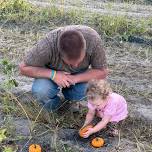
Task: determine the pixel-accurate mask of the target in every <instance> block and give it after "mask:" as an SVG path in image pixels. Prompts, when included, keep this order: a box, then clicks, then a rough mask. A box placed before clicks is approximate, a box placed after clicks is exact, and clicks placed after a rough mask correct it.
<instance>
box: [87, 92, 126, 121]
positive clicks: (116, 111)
mask: <svg viewBox="0 0 152 152" xmlns="http://www.w3.org/2000/svg"><path fill="white" fill-rule="evenodd" d="M88 108H89V109H90V110H95V111H96V112H97V115H98V116H99V117H101V118H103V117H104V116H111V117H112V118H111V120H110V122H119V121H121V120H123V119H125V118H126V117H127V115H128V110H127V103H126V100H125V99H124V97H123V96H121V95H119V94H117V93H111V94H110V95H109V98H108V101H107V103H106V105H105V106H104V107H103V105H102V104H101V105H99V106H97V105H93V104H92V103H91V102H90V101H88Z"/></svg>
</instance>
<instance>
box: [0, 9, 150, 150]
mask: <svg viewBox="0 0 152 152" xmlns="http://www.w3.org/2000/svg"><path fill="white" fill-rule="evenodd" d="M148 7H149V8H148ZM142 9H143V8H142ZM147 9H150V10H151V7H150V6H147ZM53 28H55V26H52V25H51V26H50V27H49V26H39V25H37V26H33V25H30V24H29V23H28V24H27V23H25V24H23V25H16V24H15V23H14V24H12V23H11V24H10V23H7V22H6V23H0V35H1V36H0V59H4V58H5V59H8V60H9V61H10V62H12V63H13V64H15V66H16V68H15V70H16V71H15V72H14V75H13V77H14V78H15V79H16V80H17V81H18V83H19V86H18V87H17V88H16V90H21V89H23V91H29V90H30V89H31V88H30V87H31V84H32V79H29V78H25V77H21V76H20V75H19V74H18V64H19V63H20V62H21V61H22V58H23V56H24V53H25V52H26V51H28V49H29V48H30V47H32V46H33V45H34V44H35V43H36V42H37V40H39V39H40V38H42V37H43V36H45V34H46V33H47V32H48V31H49V30H51V29H53ZM104 45H105V48H106V55H107V62H108V66H109V70H110V74H109V76H108V81H109V82H111V84H112V87H113V90H114V91H115V92H117V93H120V94H122V95H123V96H124V97H125V98H126V100H127V102H128V108H129V113H130V114H129V117H128V118H127V120H126V122H125V123H124V124H123V125H122V126H121V127H120V128H121V130H122V131H121V136H120V139H122V141H121V140H119V142H118V145H117V146H116V147H115V148H114V149H113V150H111V151H113V152H116V151H117V152H118V151H120V152H121V151H125V150H126V152H129V151H130V152H137V151H139V152H143V151H144V152H151V151H152V141H151V139H152V117H151V115H152V81H151V78H152V46H150V45H144V44H142V45H141V44H137V43H128V42H116V41H105V44H104ZM0 73H1V74H0V75H1V77H2V78H1V81H0V82H2V80H4V79H5V77H3V73H2V70H1V72H0ZM24 89H25V90H24ZM26 89H27V90H26ZM22 93H23V92H22ZM25 93H26V92H25ZM25 93H24V94H25ZM20 94H21V93H20ZM1 95H2V93H1ZM26 100H27V99H26ZM28 100H29V101H31V100H32V99H31V98H28ZM11 101H12V100H11ZM0 104H1V115H2V116H3V118H1V119H3V120H2V123H0V125H1V127H5V126H6V124H5V123H4V119H5V120H6V122H7V120H8V118H9V117H13V118H20V119H21V120H22V117H20V115H16V112H14V113H13V115H12V113H11V112H4V102H3V101H2V98H0ZM32 112H33V111H32ZM85 112H86V111H85V110H84V111H83V112H82V114H80V115H79V116H77V115H71V113H69V112H68V111H65V112H64V114H62V115H60V114H59V115H58V114H55V115H51V116H49V119H50V118H51V122H52V125H51V126H50V120H49V124H48V122H47V121H48V120H47V121H45V120H44V119H43V118H44V117H42V118H41V120H42V122H43V121H45V123H42V122H41V123H40V124H39V123H38V124H37V125H36V127H34V128H35V129H33V131H32V136H31V134H29V133H27V132H26V131H25V132H26V133H27V134H28V135H27V134H26V133H25V132H24V133H25V136H26V138H25V139H24V138H23V139H20V140H19V139H18V138H17V139H16V137H15V135H9V136H10V137H11V138H12V139H14V142H15V143H16V144H20V145H22V146H23V145H24V146H25V147H27V146H28V145H29V144H30V143H32V142H37V143H40V144H42V145H43V146H44V145H45V146H46V147H45V146H44V147H45V149H44V151H47V152H48V151H51V150H52V151H69V152H72V151H84V150H83V149H81V147H80V148H76V149H77V150H74V149H72V148H70V146H69V144H68V143H66V144H65V143H64V144H63V143H62V144H61V145H59V148H57V147H58V144H57V145H56V147H54V148H53V149H48V150H47V148H48V147H50V143H49V141H50V140H49V139H52V138H53V140H55V139H56V136H55V133H56V131H57V130H58V129H59V130H60V129H61V128H62V129H67V128H68V129H76V130H78V129H79V128H80V127H81V125H82V123H83V120H84V117H85ZM19 113H21V112H19ZM30 113H31V111H30ZM34 113H36V112H35V111H34ZM69 114H70V115H71V117H70V118H69ZM46 115H47V114H46ZM22 116H23V115H22ZM30 116H31V115H30ZM25 118H26V117H25V114H24V119H25ZM45 118H46V117H45ZM31 120H33V119H31ZM9 122H10V121H9ZM13 123H14V121H13V122H12V124H11V125H12V126H13V125H14V124H13ZM23 123H24V125H25V122H23ZM25 126H26V125H25ZM56 126H57V127H56ZM27 127H28V126H27ZM35 132H36V134H37V135H39V137H38V138H36V137H37V136H35ZM48 132H49V133H50V134H48ZM11 133H12V132H11ZM24 133H23V134H24ZM27 137H28V138H27ZM30 137H34V138H30ZM123 139H125V140H123ZM56 140H58V139H56ZM56 143H58V141H56ZM5 144H6V143H5ZM63 145H64V146H63ZM72 146H73V145H72ZM123 146H124V147H125V148H124V147H123ZM127 146H128V149H126V147H127ZM22 148H23V147H22ZM22 148H21V149H22ZM26 150H27V149H26V148H25V149H24V151H26ZM86 152H89V150H88V151H87V150H86Z"/></svg>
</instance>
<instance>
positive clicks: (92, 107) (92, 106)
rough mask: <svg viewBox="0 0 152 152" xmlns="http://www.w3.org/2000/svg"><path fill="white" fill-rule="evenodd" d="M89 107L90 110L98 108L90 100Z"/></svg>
mask: <svg viewBox="0 0 152 152" xmlns="http://www.w3.org/2000/svg"><path fill="white" fill-rule="evenodd" d="M88 108H89V109H90V110H95V109H96V107H95V106H94V105H92V104H91V103H90V102H88Z"/></svg>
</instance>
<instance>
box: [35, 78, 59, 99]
mask: <svg viewBox="0 0 152 152" xmlns="http://www.w3.org/2000/svg"><path fill="white" fill-rule="evenodd" d="M58 92H59V89H58V86H57V85H56V84H55V83H54V82H52V81H51V80H49V79H35V81H34V83H33V86H32V94H33V96H34V97H36V98H37V99H38V100H47V99H51V98H54V97H55V96H56V95H57V94H58Z"/></svg>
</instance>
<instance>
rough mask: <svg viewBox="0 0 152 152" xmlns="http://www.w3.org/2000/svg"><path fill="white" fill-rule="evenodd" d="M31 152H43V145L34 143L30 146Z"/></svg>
mask: <svg viewBox="0 0 152 152" xmlns="http://www.w3.org/2000/svg"><path fill="white" fill-rule="evenodd" d="M29 152H42V149H41V146H40V145H37V144H32V145H30V147H29Z"/></svg>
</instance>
